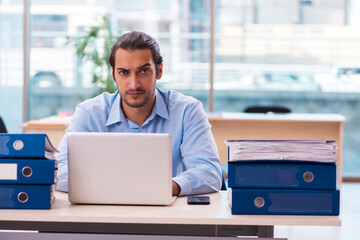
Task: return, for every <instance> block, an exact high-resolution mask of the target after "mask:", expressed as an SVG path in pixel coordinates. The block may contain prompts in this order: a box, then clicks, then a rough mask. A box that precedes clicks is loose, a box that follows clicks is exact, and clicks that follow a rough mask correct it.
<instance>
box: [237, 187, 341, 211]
mask: <svg viewBox="0 0 360 240" xmlns="http://www.w3.org/2000/svg"><path fill="white" fill-rule="evenodd" d="M339 204H340V192H339V190H333V191H327V190H293V189H236V188H233V189H232V200H231V205H232V206H231V212H232V214H253V215H257V214H260V215H339Z"/></svg>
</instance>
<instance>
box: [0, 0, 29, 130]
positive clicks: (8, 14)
mask: <svg viewBox="0 0 360 240" xmlns="http://www.w3.org/2000/svg"><path fill="white" fill-rule="evenodd" d="M23 8H24V7H23V3H22V1H0V115H1V117H2V118H3V120H4V122H5V125H6V128H7V131H8V132H11V133H18V132H21V129H20V128H19V127H18V126H19V125H20V124H21V123H22V121H23V61H24V60H23Z"/></svg>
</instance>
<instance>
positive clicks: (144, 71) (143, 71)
mask: <svg viewBox="0 0 360 240" xmlns="http://www.w3.org/2000/svg"><path fill="white" fill-rule="evenodd" d="M149 72H150V70H149V69H148V68H144V69H141V71H140V73H149Z"/></svg>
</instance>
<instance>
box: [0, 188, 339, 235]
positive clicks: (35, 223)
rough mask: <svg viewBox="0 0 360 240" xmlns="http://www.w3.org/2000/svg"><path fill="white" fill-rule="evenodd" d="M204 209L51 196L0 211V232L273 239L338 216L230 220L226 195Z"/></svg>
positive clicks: (332, 222) (331, 222) (179, 203)
mask: <svg viewBox="0 0 360 240" xmlns="http://www.w3.org/2000/svg"><path fill="white" fill-rule="evenodd" d="M209 195H210V198H211V204H210V205H202V206H199V205H187V203H186V197H179V198H178V199H176V201H175V202H174V204H173V205H171V206H116V205H72V204H70V203H69V202H68V201H67V194H65V193H60V192H56V200H55V202H54V205H53V206H52V208H51V210H0V229H15V230H39V231H46V232H77V233H122V234H165V235H195V236H233V235H243V236H260V237H273V226H274V225H305V226H340V225H341V222H340V220H339V217H338V216H269V215H267V216H264V215H231V212H230V208H229V205H228V202H227V192H226V191H221V192H218V193H213V194H209Z"/></svg>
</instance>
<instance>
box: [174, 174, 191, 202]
mask: <svg viewBox="0 0 360 240" xmlns="http://www.w3.org/2000/svg"><path fill="white" fill-rule="evenodd" d="M172 180H173V181H174V182H176V183H177V184H178V185H179V187H180V193H179V195H178V196H179V197H180V196H187V195H190V193H191V184H190V183H189V182H188V181H186V178H184V177H181V176H176V177H173V178H172Z"/></svg>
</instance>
